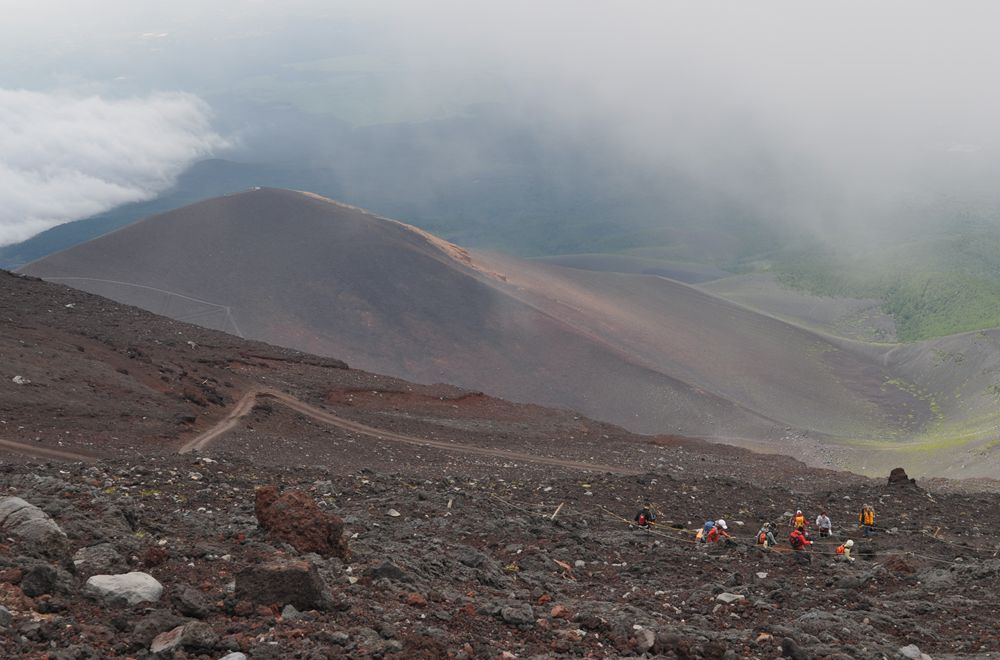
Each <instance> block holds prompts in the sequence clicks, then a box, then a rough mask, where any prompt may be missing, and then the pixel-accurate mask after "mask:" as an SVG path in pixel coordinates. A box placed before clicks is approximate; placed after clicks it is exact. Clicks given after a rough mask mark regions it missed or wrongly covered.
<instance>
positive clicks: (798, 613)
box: [0, 447, 1000, 659]
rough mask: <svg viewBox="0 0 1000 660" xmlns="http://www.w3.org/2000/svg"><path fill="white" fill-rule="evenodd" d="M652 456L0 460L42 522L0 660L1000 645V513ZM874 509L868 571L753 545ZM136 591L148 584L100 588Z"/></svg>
mask: <svg viewBox="0 0 1000 660" xmlns="http://www.w3.org/2000/svg"><path fill="white" fill-rule="evenodd" d="M662 451H663V452H664V454H665V455H667V456H671V464H672V465H671V467H672V469H669V470H663V471H657V472H655V473H649V474H644V475H639V476H616V475H610V474H604V475H598V474H589V475H588V474H584V473H573V472H568V471H566V470H562V469H556V468H553V469H551V470H550V471H549V472H548V473H546V474H542V473H533V474H531V475H530V476H526V475H521V474H519V472H518V470H516V469H502V468H501V469H499V470H498V471H497V472H496V473H495V474H493V475H489V476H486V475H479V476H476V477H468V476H465V475H463V474H462V473H460V472H455V473H453V474H441V475H439V476H437V477H433V478H429V477H427V476H426V475H423V476H419V477H415V476H412V475H408V474H407V473H406V472H405V471H399V472H392V473H387V472H383V471H378V470H371V469H360V470H355V471H352V472H350V473H346V474H341V473H331V472H330V471H328V470H325V469H322V468H303V467H300V468H294V469H293V468H285V467H270V468H263V469H262V468H261V467H260V466H259V465H255V464H253V463H251V462H249V461H247V460H245V459H241V458H237V457H235V456H231V455H217V456H216V457H215V458H212V459H210V458H207V457H198V456H161V457H155V458H152V459H150V460H146V461H132V460H128V461H126V460H112V461H106V462H100V463H97V464H93V465H88V464H84V463H62V464H27V463H21V464H6V465H3V466H2V483H3V484H4V492H3V493H2V494H3V496H4V499H0V512H2V511H4V510H6V509H5V507H7V508H9V506H10V504H9V503H10V502H11V500H10V499H9V498H12V497H17V498H21V499H22V500H23V501H24V502H27V503H30V504H31V505H34V506H37V507H39V508H40V512H38V514H39V518H38V520H35V521H34V522H33V523H32V524H30V525H27V527H25V526H24V525H20V526H19V525H18V524H16V523H17V522H18V521H17V520H15V519H16V518H19V517H23V511H22V513H21V514H20V516H18V515H15V516H13V517H12V516H8V515H4V514H3V513H0V519H2V520H0V526H2V527H3V536H4V541H3V544H2V545H0V605H2V608H3V609H0V627H2V629H3V631H4V635H3V636H2V637H0V655H2V656H3V657H12V658H13V657H20V658H43V657H47V658H53V659H56V658H66V659H68V658H107V657H135V658H143V657H152V656H159V657H175V658H221V657H230V658H233V659H235V658H239V657H241V656H239V655H230V654H233V653H235V654H239V653H243V654H245V655H246V656H247V657H250V658H326V657H397V658H421V657H426V658H438V657H440V658H444V657H454V658H471V657H476V658H495V657H515V656H516V657H553V656H583V657H618V656H638V655H643V654H646V655H648V656H654V655H661V656H665V657H682V658H700V657H704V658H734V657H778V656H781V655H785V656H788V657H792V658H822V657H826V658H848V657H851V658H882V657H889V658H892V657H913V658H920V657H923V656H922V655H921V654H922V653H923V654H928V655H930V656H931V657H935V658H938V657H986V655H984V654H988V653H991V652H992V653H996V652H1000V641H998V639H997V631H996V623H995V616H996V612H997V611H998V609H1000V598H998V597H997V594H996V581H997V577H998V571H1000V559H998V558H997V557H996V553H997V549H998V547H1000V546H998V545H997V543H998V541H1000V539H998V533H997V531H996V530H997V522H998V520H1000V515H998V514H1000V508H998V506H997V500H996V497H995V496H991V495H985V494H968V493H967V494H932V493H928V492H926V491H924V490H921V489H919V488H916V487H913V486H907V485H894V486H888V485H884V484H877V483H871V482H865V483H851V484H850V485H844V486H841V485H839V484H838V483H837V479H835V478H833V477H827V478H825V479H824V478H823V477H822V476H818V478H817V479H815V480H807V481H803V482H799V481H796V480H792V482H790V483H775V482H770V483H764V484H759V483H756V482H755V481H754V480H752V479H751V480H749V481H745V480H743V479H738V478H729V477H726V476H723V475H722V474H719V473H718V472H721V471H722V470H721V468H722V467H723V465H721V464H715V465H714V464H713V463H711V462H708V463H707V464H708V468H707V470H708V471H707V473H706V472H705V471H696V469H697V464H698V463H701V461H700V460H699V457H698V456H697V455H696V454H695V453H692V452H690V451H687V450H684V449H680V448H676V447H674V448H670V447H666V448H664V449H663V450H662ZM685 466H687V467H685ZM682 468H683V469H682ZM689 468H690V469H689ZM713 472H715V473H713ZM296 491H298V492H296ZM644 497H650V498H651V499H652V501H653V503H654V506H655V507H656V509H657V510H658V512H659V518H660V520H659V524H658V525H657V526H656V527H655V528H654V530H653V531H651V532H647V531H643V530H639V529H637V528H634V527H631V526H629V525H628V523H627V521H625V520H623V518H627V517H631V514H632V513H633V512H634V504H635V502H636V501H637V500H639V499H641V498H644ZM863 501H871V502H873V503H874V504H875V505H876V507H877V509H878V511H879V514H880V520H881V524H882V527H883V529H882V530H881V533H880V534H879V535H878V536H877V537H876V538H875V539H874V540H873V541H871V542H866V541H863V540H861V539H858V541H857V546H856V549H857V550H859V551H860V552H859V553H857V555H858V559H857V561H855V562H853V563H847V562H838V561H836V560H835V557H834V556H833V555H832V554H831V552H832V550H833V548H834V543H833V542H831V543H817V545H816V546H815V547H814V549H813V552H812V553H811V562H810V563H800V562H798V561H796V560H795V559H794V558H793V557H792V555H791V554H790V553H789V552H786V551H785V548H779V549H776V550H762V549H759V548H757V547H755V546H754V545H753V544H752V542H751V537H752V534H753V532H754V531H755V530H756V528H757V525H758V524H759V522H760V521H761V520H764V519H781V518H782V516H783V515H784V514H785V513H786V512H787V511H788V510H789V509H790V508H793V507H800V508H803V509H804V510H807V511H815V510H817V509H818V508H820V507H824V508H826V509H827V510H828V511H830V512H831V516H832V517H833V518H834V521H835V524H836V522H838V521H845V522H846V521H847V520H848V519H849V518H850V517H851V515H852V512H853V511H854V510H855V509H856V508H857V507H858V506H859V505H860V504H861V503H862V502H863ZM255 505H256V509H255ZM560 505H562V508H559V506H560ZM557 509H558V515H556V516H555V518H554V519H553V517H552V516H553V514H555V513H556V511H557ZM706 515H707V516H711V515H718V516H721V515H725V516H726V517H727V518H728V520H729V525H730V528H731V529H733V531H734V532H735V535H736V539H737V542H738V543H737V545H735V546H731V547H726V546H724V545H721V544H717V545H711V546H705V545H699V544H695V543H693V542H692V538H693V533H692V532H691V531H690V530H691V529H692V528H694V527H697V526H699V525H700V523H701V521H702V519H703V518H704V517H705V516H706ZM47 521H51V523H48V522H47ZM55 526H58V530H61V531H58V530H56V528H55ZM840 531H841V533H850V534H854V532H855V531H856V530H854V529H852V526H851V525H847V526H846V527H844V528H842V529H841V530H840ZM63 534H64V536H63ZM855 538H857V537H855ZM297 548H298V549H297ZM137 573H140V574H144V575H146V576H149V578H148V580H146V578H141V579H140V578H139V577H138V576H137V575H136V574H137ZM122 574H131V575H130V578H129V579H138V581H139V584H138V585H137V586H136V587H135V588H134V589H133V590H132V591H129V590H128V589H126V588H124V587H123V586H122V585H117V586H116V585H114V584H111V585H110V586H103V583H102V580H104V581H107V580H108V578H93V577H92V576H95V575H97V576H107V575H122ZM88 578H89V580H88ZM144 580H146V582H148V583H149V584H146V583H144V582H143V581H144ZM126 597H128V598H131V599H132V602H128V601H127V600H126ZM917 649H918V650H917ZM900 654H903V655H902V656H900Z"/></svg>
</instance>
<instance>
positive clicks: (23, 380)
mask: <svg viewBox="0 0 1000 660" xmlns="http://www.w3.org/2000/svg"><path fill="white" fill-rule="evenodd" d="M11 380H12V381H14V384H15V385H29V384H30V383H31V381H30V380H28V379H27V378H25V377H24V376H14V377H13V378H11Z"/></svg>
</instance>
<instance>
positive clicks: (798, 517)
mask: <svg viewBox="0 0 1000 660" xmlns="http://www.w3.org/2000/svg"><path fill="white" fill-rule="evenodd" d="M808 524H809V519H808V518H806V516H805V514H804V513H802V509H799V510H798V511H796V512H795V515H794V516H792V527H794V528H795V529H805V528H806V525H808Z"/></svg>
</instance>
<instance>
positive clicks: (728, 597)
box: [715, 592, 746, 604]
mask: <svg viewBox="0 0 1000 660" xmlns="http://www.w3.org/2000/svg"><path fill="white" fill-rule="evenodd" d="M745 598H746V596H741V595H739V594H731V593H729V592H723V593H721V594H719V595H718V596H716V597H715V600H721V601H722V602H723V603H727V604H728V603H735V602H736V601H738V600H744V599H745Z"/></svg>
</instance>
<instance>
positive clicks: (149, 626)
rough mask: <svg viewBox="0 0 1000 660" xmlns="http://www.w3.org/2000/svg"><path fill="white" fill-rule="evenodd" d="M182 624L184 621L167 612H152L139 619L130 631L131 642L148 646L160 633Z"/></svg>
mask: <svg viewBox="0 0 1000 660" xmlns="http://www.w3.org/2000/svg"><path fill="white" fill-rule="evenodd" d="M183 623H184V619H183V618H181V617H179V616H177V615H176V614H174V613H173V612H170V611H168V610H154V611H152V612H150V613H149V614H147V615H146V616H144V617H142V618H141V619H139V622H138V623H136V624H135V628H133V629H132V640H133V641H134V642H135V643H136V644H138V645H139V646H149V644H150V643H151V642H152V641H153V639H154V638H155V637H156V636H157V635H159V634H160V633H162V632H166V631H168V630H172V629H174V628H176V627H178V626H180V625H182V624H183Z"/></svg>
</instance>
